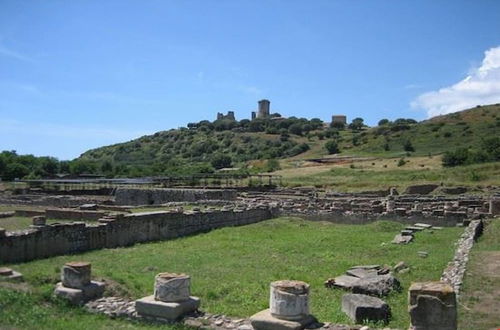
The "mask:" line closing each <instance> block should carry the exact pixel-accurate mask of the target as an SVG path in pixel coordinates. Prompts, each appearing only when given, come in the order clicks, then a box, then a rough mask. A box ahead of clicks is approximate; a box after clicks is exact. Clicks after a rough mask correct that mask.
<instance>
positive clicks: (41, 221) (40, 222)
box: [32, 215, 47, 226]
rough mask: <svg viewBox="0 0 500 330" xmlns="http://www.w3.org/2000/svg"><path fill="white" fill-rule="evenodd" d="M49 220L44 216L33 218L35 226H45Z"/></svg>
mask: <svg viewBox="0 0 500 330" xmlns="http://www.w3.org/2000/svg"><path fill="white" fill-rule="evenodd" d="M46 222H47V219H46V218H45V216H43V215H37V216H34V217H33V218H32V224H33V226H45V224H46Z"/></svg>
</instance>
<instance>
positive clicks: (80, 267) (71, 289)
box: [54, 261, 105, 305]
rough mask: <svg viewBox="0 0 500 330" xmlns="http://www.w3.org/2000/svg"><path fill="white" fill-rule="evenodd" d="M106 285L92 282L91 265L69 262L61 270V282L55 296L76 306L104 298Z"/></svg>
mask: <svg viewBox="0 0 500 330" xmlns="http://www.w3.org/2000/svg"><path fill="white" fill-rule="evenodd" d="M104 287H105V284H104V283H102V282H98V281H92V280H91V264H90V263H88V262H81V261H78V262H75V261H73V262H68V263H66V264H65V265H64V266H63V267H62V268H61V282H59V283H57V285H56V289H55V290H54V294H55V295H56V296H57V297H59V298H62V299H65V300H67V301H69V302H70V303H71V304H74V305H81V304H84V303H86V302H87V301H89V300H93V299H97V298H100V297H102V294H103V292H104Z"/></svg>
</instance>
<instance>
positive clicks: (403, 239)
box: [391, 234, 413, 244]
mask: <svg viewBox="0 0 500 330" xmlns="http://www.w3.org/2000/svg"><path fill="white" fill-rule="evenodd" d="M411 241H413V236H409V235H403V234H397V235H396V236H394V239H393V240H392V242H391V243H393V244H408V243H410V242H411Z"/></svg>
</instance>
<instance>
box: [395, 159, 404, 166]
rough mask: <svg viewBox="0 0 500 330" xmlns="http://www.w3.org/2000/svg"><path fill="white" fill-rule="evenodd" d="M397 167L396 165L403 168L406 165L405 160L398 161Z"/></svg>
mask: <svg viewBox="0 0 500 330" xmlns="http://www.w3.org/2000/svg"><path fill="white" fill-rule="evenodd" d="M397 165H398V167H401V166H405V165H406V161H405V159H404V158H401V159H399V161H398V164H397Z"/></svg>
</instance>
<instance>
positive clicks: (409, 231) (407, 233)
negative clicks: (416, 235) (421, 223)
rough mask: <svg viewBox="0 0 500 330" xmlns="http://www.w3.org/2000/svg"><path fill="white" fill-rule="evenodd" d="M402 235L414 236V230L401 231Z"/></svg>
mask: <svg viewBox="0 0 500 330" xmlns="http://www.w3.org/2000/svg"><path fill="white" fill-rule="evenodd" d="M401 235H403V236H413V231H412V230H407V229H404V230H401Z"/></svg>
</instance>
